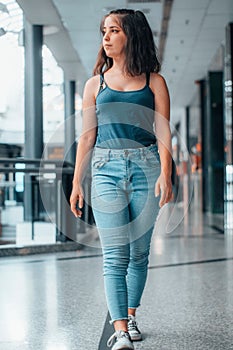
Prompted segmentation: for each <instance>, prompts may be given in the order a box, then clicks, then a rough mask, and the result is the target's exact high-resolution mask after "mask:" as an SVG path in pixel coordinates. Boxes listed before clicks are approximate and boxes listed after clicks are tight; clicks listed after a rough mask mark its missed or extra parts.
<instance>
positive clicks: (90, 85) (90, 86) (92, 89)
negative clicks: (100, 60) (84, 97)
mask: <svg viewBox="0 0 233 350" xmlns="http://www.w3.org/2000/svg"><path fill="white" fill-rule="evenodd" d="M99 86H100V74H97V75H94V76H92V77H91V78H89V79H88V80H87V81H86V83H85V90H88V92H89V93H91V94H93V95H94V96H96V95H97V93H98V91H99Z"/></svg>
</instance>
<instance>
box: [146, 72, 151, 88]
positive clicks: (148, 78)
mask: <svg viewBox="0 0 233 350" xmlns="http://www.w3.org/2000/svg"><path fill="white" fill-rule="evenodd" d="M146 85H148V86H149V85H150V72H146Z"/></svg>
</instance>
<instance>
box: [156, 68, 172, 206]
mask: <svg viewBox="0 0 233 350" xmlns="http://www.w3.org/2000/svg"><path fill="white" fill-rule="evenodd" d="M151 87H152V90H153V92H154V95H155V134H156V138H157V142H158V148H159V155H160V160H161V175H160V177H159V179H158V181H157V183H156V186H155V195H156V196H158V195H159V193H161V198H160V203H159V204H160V206H161V207H162V206H163V205H164V204H165V203H168V202H169V201H170V200H171V199H172V183H171V172H172V156H171V130H170V98H169V92H168V88H167V85H166V82H165V80H164V78H163V77H162V76H161V75H160V74H152V79H151Z"/></svg>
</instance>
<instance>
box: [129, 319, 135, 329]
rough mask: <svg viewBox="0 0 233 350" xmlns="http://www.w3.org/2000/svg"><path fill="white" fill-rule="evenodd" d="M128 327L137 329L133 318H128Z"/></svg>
mask: <svg viewBox="0 0 233 350" xmlns="http://www.w3.org/2000/svg"><path fill="white" fill-rule="evenodd" d="M128 329H129V330H137V322H136V321H134V320H129V322H128Z"/></svg>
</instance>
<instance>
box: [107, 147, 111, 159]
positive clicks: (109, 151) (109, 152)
mask: <svg viewBox="0 0 233 350" xmlns="http://www.w3.org/2000/svg"><path fill="white" fill-rule="evenodd" d="M110 154H111V150H110V149H109V150H108V159H107V161H108V162H109V161H110Z"/></svg>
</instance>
